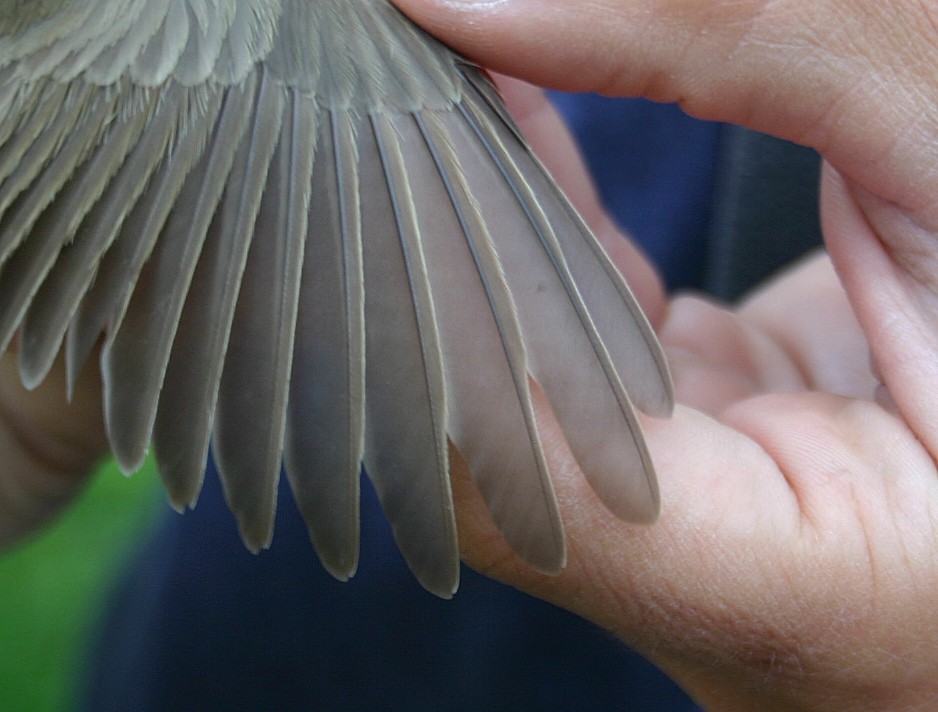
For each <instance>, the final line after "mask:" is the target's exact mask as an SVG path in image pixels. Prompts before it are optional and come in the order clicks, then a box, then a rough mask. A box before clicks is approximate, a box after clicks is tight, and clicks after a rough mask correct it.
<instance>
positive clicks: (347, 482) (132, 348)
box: [0, 0, 673, 596]
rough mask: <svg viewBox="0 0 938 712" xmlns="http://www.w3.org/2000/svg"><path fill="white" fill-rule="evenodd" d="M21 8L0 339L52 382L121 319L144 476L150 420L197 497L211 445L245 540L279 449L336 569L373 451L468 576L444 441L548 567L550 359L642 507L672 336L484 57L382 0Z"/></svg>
mask: <svg viewBox="0 0 938 712" xmlns="http://www.w3.org/2000/svg"><path fill="white" fill-rule="evenodd" d="M13 5H15V7H16V8H17V9H18V10H21V11H22V12H16V13H12V14H11V13H8V12H5V11H3V10H0V296H2V298H0V339H2V341H3V344H5V343H6V342H7V341H9V339H10V338H11V337H12V335H13V334H14V332H15V330H16V329H19V328H21V329H22V345H21V351H20V359H21V371H22V375H23V380H24V382H25V383H26V384H27V385H29V386H33V385H35V384H37V383H38V382H39V381H41V380H42V378H43V377H44V376H45V374H46V372H47V371H48V370H49V368H50V366H51V364H52V361H53V359H54V357H55V355H56V354H57V352H58V351H59V350H60V348H61V344H62V343H63V335H64V344H65V347H64V351H65V354H66V364H67V370H68V378H69V384H73V383H74V382H75V379H76V378H77V375H78V372H79V371H80V370H81V368H82V367H84V366H85V363H86V361H87V360H88V357H89V356H90V355H91V353H92V352H93V349H94V346H95V344H96V343H98V342H99V341H100V340H101V339H102V338H103V343H104V346H103V351H102V356H101V364H100V367H101V369H102V374H103V376H104V384H105V385H104V388H105V404H106V406H105V409H106V412H105V417H106V423H107V428H108V435H109V438H110V441H111V445H112V448H113V450H114V452H115V454H116V455H117V459H118V462H119V463H120V464H121V466H122V467H123V468H124V469H126V470H128V471H129V470H133V469H135V468H136V467H138V466H139V464H140V463H141V461H142V459H143V458H144V456H145V453H146V452H147V449H148V447H149V444H150V442H151V440H152V441H153V442H154V444H155V451H156V455H157V460H158V464H159V467H160V472H161V475H162V476H163V478H164V481H165V483H166V487H167V490H168V491H169V493H170V499H171V501H172V502H173V504H174V506H176V507H177V508H180V509H181V508H183V507H185V506H191V505H193V504H194V502H195V500H196V498H197V496H198V491H199V488H200V486H201V478H202V472H203V465H204V460H205V457H206V454H207V451H208V448H209V444H210V442H211V443H212V445H211V446H212V448H213V450H214V453H215V457H216V460H217V462H218V466H219V470H220V472H221V476H222V479H223V484H224V489H225V494H226V497H227V499H228V503H229V505H230V507H231V508H232V510H233V511H234V512H235V514H236V516H237V518H238V522H239V526H240V529H241V533H242V536H243V538H244V539H245V542H246V543H247V545H248V546H249V547H250V548H252V549H255V550H256V549H259V548H262V547H264V546H267V545H268V544H269V543H270V539H271V536H272V533H273V518H274V511H275V504H276V484H277V480H278V477H279V472H280V465H281V460H283V462H284V463H285V466H286V469H287V476H288V478H289V480H290V483H291V487H292V489H293V491H294V493H295V496H296V499H297V502H298V505H299V507H300V510H301V512H302V513H303V515H304V517H305V518H306V519H307V522H308V525H309V530H310V537H311V540H312V542H313V544H314V547H315V548H316V551H317V553H318V554H319V556H320V558H321V560H322V562H323V564H324V565H325V566H326V568H327V569H328V570H329V571H331V572H332V573H333V574H334V575H335V576H337V577H338V578H342V579H345V578H348V577H349V576H351V575H352V574H354V572H355V570H356V567H357V564H358V543H359V542H358V516H359V515H358V495H359V488H358V478H359V470H360V466H361V463H362V461H364V463H365V465H366V470H367V472H368V474H369V475H370V476H371V478H372V479H373V480H374V482H375V486H376V489H377V490H378V493H379V495H380V498H381V501H382V504H383V506H384V508H385V511H386V513H387V515H388V517H389V519H390V520H391V523H392V526H393V529H394V532H395V537H396V538H397V541H398V544H399V546H400V548H401V550H402V552H403V553H404V556H405V559H406V560H407V561H408V563H409V564H410V566H411V568H412V569H413V571H414V573H415V574H416V576H417V577H418V579H419V580H420V581H421V583H423V585H424V586H426V587H427V588H428V589H430V590H431V591H433V592H435V593H437V594H438V595H442V596H448V595H451V594H452V592H453V591H454V590H455V588H456V585H457V582H458V546H457V542H456V529H455V521H454V513H453V503H452V495H451V493H450V486H449V479H448V464H449V463H448V454H447V437H449V438H450V439H451V440H452V442H453V443H454V444H455V445H456V447H457V448H458V449H459V450H460V451H461V453H462V455H463V456H464V457H465V458H466V460H467V461H468V463H469V465H470V469H471V470H472V473H473V475H474V477H475V480H476V482H477V484H478V486H479V489H480V491H481V492H482V495H483V497H484V498H485V501H486V503H487V504H488V507H489V509H490V510H491V512H492V515H493V518H494V519H495V522H496V523H497V524H498V526H499V527H500V529H501V531H502V533H503V534H504V536H505V538H506V540H507V541H508V542H509V543H510V544H511V545H512V546H513V547H514V548H515V549H516V550H517V551H518V553H519V554H520V555H521V556H522V557H523V558H525V559H526V560H527V561H528V562H529V563H530V564H532V565H533V566H535V567H537V568H539V569H541V570H543V571H549V572H554V571H557V570H559V569H560V568H561V567H562V566H563V564H564V561H565V550H564V542H563V527H562V524H561V521H560V516H559V513H558V509H557V503H556V501H555V499H554V494H553V490H552V486H551V482H550V477H549V472H548V468H547V464H546V461H545V458H544V453H543V451H542V448H541V444H540V438H539V435H538V431H537V424H536V420H535V416H534V408H533V405H532V398H531V389H530V383H529V378H530V377H531V376H533V377H534V378H535V379H536V380H537V381H538V382H539V383H540V385H541V386H542V387H543V389H544V391H545V393H546V395H547V396H548V398H549V399H550V401H551V403H552V406H553V408H554V410H555V412H556V414H557V417H558V419H559V421H560V423H561V425H562V427H563V428H564V430H565V432H566V434H567V436H568V438H569V441H570V445H571V448H572V451H573V453H574V455H575V456H576V457H577V459H578V460H579V462H580V464H581V465H582V466H583V468H584V470H585V473H586V476H587V477H588V478H589V481H590V482H591V483H592V485H593V487H594V488H595V489H596V491H597V493H598V494H599V496H600V497H601V498H602V499H603V501H604V502H606V503H607V505H608V506H609V507H610V508H611V509H612V510H613V511H614V512H615V513H617V514H618V515H619V516H622V517H624V518H627V519H631V520H634V521H650V520H652V519H653V518H654V516H655V515H656V514H657V508H658V496H657V488H656V484H655V478H654V472H653V468H652V463H651V459H650V457H649V455H648V452H647V448H646V447H645V445H644V441H643V439H642V436H641V432H640V429H639V425H638V419H637V416H636V415H635V412H634V410H633V408H632V405H631V404H632V402H634V403H635V404H636V405H637V406H638V407H639V408H640V409H642V410H645V411H647V412H650V413H653V414H658V415H662V414H667V413H668V412H670V409H671V407H672V402H673V393H672V390H671V385H670V380H669V376H668V372H667V365H666V363H665V361H664V358H663V356H662V353H661V350H660V347H659V346H658V344H657V342H656V341H655V338H654V334H653V333H652V331H651V328H650V327H649V325H648V323H647V321H646V320H645V318H644V316H643V315H642V314H641V311H640V309H639V307H638V305H637V303H636V302H635V299H634V297H633V296H632V295H631V293H630V292H629V290H628V288H627V287H626V286H625V284H624V283H623V282H622V280H621V278H620V277H619V275H618V273H617V272H616V271H615V269H614V268H613V267H612V265H611V263H610V262H609V260H608V259H607V258H606V257H605V255H604V254H603V253H602V251H601V249H600V248H599V246H598V244H597V243H596V241H595V239H594V238H593V237H592V235H591V234H590V233H589V231H588V229H587V228H586V227H585V226H584V225H583V223H582V221H581V220H580V218H579V217H578V216H577V215H576V213H575V212H574V211H573V209H572V208H571V207H570V205H569V204H568V203H567V201H566V199H565V198H564V197H563V195H562V194H561V192H560V191H559V189H558V188H557V187H556V186H555V185H554V184H553V182H552V181H551V179H550V178H549V176H547V174H546V172H545V171H544V170H543V168H542V167H541V165H540V163H539V162H538V161H537V159H535V158H534V157H533V156H532V155H531V154H530V152H529V150H528V149H527V147H526V146H525V145H524V143H523V140H522V139H521V137H520V135H519V134H518V131H517V128H516V127H515V126H514V124H513V123H512V122H511V119H510V117H508V115H507V113H506V112H505V110H504V107H503V106H502V105H501V103H500V100H499V99H498V96H497V93H496V92H495V90H494V88H493V87H492V85H491V84H490V83H489V82H488V81H487V79H486V78H485V77H484V76H483V75H482V74H480V73H479V71H478V70H477V69H475V68H474V67H472V66H471V65H469V64H467V63H466V62H464V61H463V60H461V59H459V58H458V57H457V56H455V55H454V54H453V53H451V52H450V51H449V50H447V49H446V48H445V47H443V46H442V45H440V44H439V43H438V42H436V41H435V40H434V39H432V38H431V37H429V36H428V35H426V34H425V33H423V32H422V31H420V30H419V29H418V28H416V27H415V26H414V25H413V24H412V23H410V22H409V21H408V20H406V19H405V18H404V17H403V16H402V15H401V14H400V13H399V12H398V11H397V10H396V9H395V8H394V7H393V6H392V5H391V4H390V3H389V2H387V0H318V1H317V2H308V1H307V0H124V2H121V3H114V2H113V1H112V0H71V2H67V3H66V2H61V0H31V1H26V2H23V1H22V0H20V1H18V2H15V3H13ZM5 7H7V8H8V7H9V4H7V5H6V6H5ZM27 16H28V18H29V20H28V21H27V20H24V19H23V18H24V17H27ZM70 387H71V385H70Z"/></svg>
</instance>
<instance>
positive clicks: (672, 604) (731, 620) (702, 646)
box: [399, 0, 938, 710]
mask: <svg viewBox="0 0 938 712" xmlns="http://www.w3.org/2000/svg"><path fill="white" fill-rule="evenodd" d="M399 4H400V5H401V7H402V8H403V9H404V10H405V11H407V12H409V13H410V14H411V15H412V17H414V18H415V19H417V20H418V21H420V22H421V23H422V24H423V25H424V26H425V27H427V28H428V29H430V30H431V31H433V32H434V33H435V34H437V35H439V36H441V38H442V39H444V40H445V41H447V42H449V43H450V44H451V45H453V46H455V47H456V48H457V49H459V50H461V51H463V52H466V53H467V54H469V56H471V57H474V58H475V59H477V60H479V61H480V62H481V63H483V64H486V65H487V66H493V67H495V68H497V69H500V70H504V71H509V72H513V73H516V74H521V75H522V76H524V77H525V78H528V79H531V80H535V81H538V82H541V83H545V84H549V85H551V86H555V87H559V88H565V89H594V90H601V91H603V92H604V93H611V94H630V95H632V94H643V95H645V96H650V97H651V98H657V99H672V100H677V99H679V100H681V102H682V104H683V105H684V106H685V108H686V109H688V110H689V111H691V112H692V113H696V114H697V115H700V116H704V117H706V118H712V119H722V120H727V121H735V122H737V123H741V124H744V125H747V126H749V127H751V128H756V129H761V130H764V131H769V132H772V133H775V134H777V135H780V136H782V137H784V138H789V139H794V140H798V141H801V142H803V143H807V144H809V145H812V146H814V147H815V148H817V149H819V150H820V151H821V152H822V153H823V154H824V156H825V158H826V159H827V160H828V162H829V165H828V166H827V167H826V169H825V178H824V186H823V198H824V202H823V208H822V209H823V221H824V228H825V233H826V238H827V241H828V246H829V249H830V252H831V255H832V257H833V260H834V263H835V264H836V267H837V270H838V272H839V273H840V277H841V280H842V283H843V287H841V284H840V283H839V282H838V280H837V279H836V277H835V274H834V271H833V269H832V268H831V265H830V263H829V262H828V261H827V259H826V258H824V257H817V258H815V259H814V260H813V261H811V262H809V263H807V264H805V265H803V266H802V267H800V268H799V269H797V270H795V271H793V272H792V273H790V274H789V275H788V276H786V277H784V278H782V279H780V280H779V281H778V282H776V283H774V284H772V285H770V286H768V287H766V288H765V289H764V290H762V291H760V292H759V293H758V294H756V295H754V296H753V297H752V298H751V299H750V300H748V301H747V302H746V303H745V304H743V305H742V306H741V307H740V308H739V309H738V310H735V311H733V312H730V311H727V310H723V309H721V308H719V307H717V306H714V305H711V304H708V303H706V302H705V301H702V300H699V299H694V298H687V297H684V298H681V299H678V300H676V301H675V302H673V303H672V304H671V305H670V306H667V305H666V304H665V301H664V297H663V295H662V294H661V292H660V289H658V288H657V287H656V285H655V283H654V280H653V279H650V278H649V279H646V278H645V276H643V274H644V273H645V269H646V268H645V267H644V266H643V265H642V266H639V267H636V266H635V259H634V256H627V258H626V259H625V260H623V259H617V262H618V264H619V266H620V268H622V269H623V270H624V271H625V273H626V277H627V278H628V279H629V281H630V282H631V283H632V284H633V286H636V288H637V290H636V291H637V292H638V293H639V294H640V296H641V299H642V301H643V305H644V306H645V308H646V309H647V310H648V313H649V314H650V315H651V318H652V320H653V321H654V322H655V323H656V324H657V326H658V329H659V333H660V335H661V338H662V341H663V342H664V344H665V347H666V349H667V350H668V351H669V355H670V358H671V364H672V368H673V372H674V376H675V382H676V383H675V385H676V390H677V395H678V400H679V402H681V403H683V404H684V405H685V407H680V408H679V409H678V411H677V413H676V414H675V417H674V419H673V420H671V421H668V422H660V421H650V422H648V423H647V424H646V425H647V428H646V432H647V434H648V437H649V440H650V444H651V447H652V452H653V454H654V456H655V459H656V463H657V467H658V472H659V476H660V478H661V488H662V517H661V520H660V522H659V523H658V524H657V525H655V526H654V527H652V528H650V529H647V530H646V529H638V528H635V527H631V526H628V525H625V524H622V523H621V522H618V521H617V520H616V519H615V518H613V517H612V516H610V515H609V514H608V512H606V511H605V510H604V509H603V507H602V506H601V505H600V504H599V503H598V501H597V500H596V498H595V497H594V496H593V495H592V494H591V493H590V491H589V488H588V487H587V486H586V485H585V483H584V481H583V479H582V476H581V475H580V473H579V472H578V470H577V468H576V466H575V463H574V461H573V458H572V457H571V456H570V454H569V452H568V450H567V449H566V447H565V445H564V443H563V439H562V436H561V435H560V432H559V430H558V429H557V428H556V426H555V424H554V423H553V422H552V421H551V419H550V415H549V413H548V412H547V411H546V409H544V410H542V411H541V416H540V417H541V425H542V427H543V428H544V430H545V432H546V435H545V443H546V444H547V447H548V448H549V450H550V453H549V457H550V459H551V460H552V464H553V469H554V473H555V483H556V487H557V492H558V498H559V499H560V505H561V512H562V515H563V516H564V520H565V524H566V530H567V535H568V541H569V559H568V561H569V563H568V568H567V570H566V571H565V572H564V573H563V574H561V576H559V577H558V578H549V577H544V576H540V575H537V574H535V573H534V572H532V571H530V570H529V569H527V568H526V567H524V566H523V565H522V564H521V563H520V562H519V561H518V560H517V559H516V558H515V557H514V556H513V555H512V554H511V552H510V551H509V550H508V549H507V548H506V547H505V546H504V545H503V544H501V543H500V540H499V536H498V534H497V533H496V530H495V529H494V528H493V527H492V525H491V523H490V521H489V518H488V515H487V514H486V513H485V510H484V507H483V506H482V505H481V501H480V500H479V497H478V495H477V494H476V492H475V491H474V489H473V486H472V485H471V482H470V480H469V479H468V477H467V476H466V473H465V471H464V470H463V469H460V468H457V470H456V473H455V485H454V486H455V491H456V495H457V511H458V513H459V528H460V539H461V541H462V543H463V547H464V549H463V553H464V555H465V557H466V559H467V560H468V561H469V563H470V564H471V565H473V566H475V567H476V568H478V569H480V570H482V571H483V572H485V573H487V574H489V575H492V576H495V577H498V578H501V579H503V580H505V581H508V582H509V583H512V584H513V585H515V586H518V587H520V588H522V589H524V590H527V591H529V592H531V593H533V594H535V595H538V596H540V597H542V598H546V599H548V600H551V601H553V602H555V603H557V604H559V605H561V606H564V607H566V608H569V609H571V610H573V611H575V612H577V613H578V614H580V615H583V616H585V617H587V618H590V619H592V620H594V621H596V622H597V623H599V624H600V625H602V626H604V627H606V628H608V629H610V630H612V631H614V632H615V633H616V634H617V635H619V636H621V637H622V638H623V639H625V640H626V641H628V642H629V643H630V644H631V645H633V646H634V647H635V648H636V649H638V650H640V651H641V652H643V653H644V654H646V655H647V656H648V657H649V658H651V659H652V660H653V661H655V662H656V663H657V664H658V665H660V666H661V667H662V668H663V669H664V670H665V671H666V672H668V673H669V674H671V675H672V676H673V677H674V678H675V679H676V680H677V681H678V682H679V683H681V684H682V685H683V686H684V687H685V688H686V689H687V690H688V691H690V692H691V694H693V695H694V696H695V697H696V698H697V699H698V700H700V701H701V702H702V703H704V704H706V705H709V706H711V707H712V708H714V709H744V710H749V709H760V710H763V709H784V710H793V709H836V710H850V709H913V708H927V707H929V706H930V705H931V704H933V701H934V699H935V698H936V697H938V688H936V685H935V683H934V672H935V670H936V669H938V653H936V652H935V650H934V645H933V640H934V637H935V633H936V632H938V618H936V616H935V614H934V613H933V610H934V606H933V605H932V602H931V597H932V592H933V591H934V590H935V587H936V584H938V560H936V557H935V554H934V552H935V551H936V549H938V533H936V532H938V528H936V524H938V509H936V506H935V503H936V502H938V492H936V491H935V490H936V482H938V479H936V471H935V469H936V468H935V464H934V456H935V453H936V448H938V425H936V423H938V419H936V417H935V409H934V406H933V405H932V404H933V403H934V402H935V396H936V395H938V394H936V392H935V390H936V383H938V380H936V378H935V368H936V364H938V358H936V356H938V346H936V336H935V335H936V333H938V329H936V326H938V324H936V320H935V319H936V315H938V305H936V303H935V295H936V289H935V286H936V285H935V281H934V274H935V271H934V270H933V269H932V265H933V264H934V261H935V258H936V249H935V247H934V244H935V243H934V239H935V235H934V232H935V227H936V217H938V216H936V211H935V208H934V206H933V204H932V201H931V199H930V197H929V196H930V195H932V194H934V190H935V189H936V188H938V185H936V172H935V171H934V169H933V166H934V165H936V164H938V129H936V127H935V122H934V118H933V117H934V116H935V104H936V103H938V87H936V82H935V79H934V77H935V76H936V74H935V72H934V71H932V70H933V68H934V60H933V56H934V52H933V44H932V43H933V42H934V41H935V40H936V38H938V34H936V32H935V29H934V27H933V26H932V24H931V23H930V22H929V18H928V17H927V16H926V14H925V13H926V10H925V9H923V7H924V6H919V5H914V6H913V4H911V3H902V4H900V5H898V6H897V5H895V4H893V5H890V6H889V7H888V8H885V9H883V8H880V7H878V6H875V5H872V4H870V5H869V6H868V7H860V6H859V4H858V3H853V4H851V5H850V6H849V7H847V6H845V4H843V3H825V4H822V5H817V4H813V5H810V6H808V5H805V6H804V7H802V6H801V5H800V4H799V3H795V2H783V3H772V4H769V5H767V4H765V3H732V4H729V3H727V4H720V3H692V4H691V5H690V6H689V5H688V4H687V3H681V4H674V3H665V2H656V3H650V2H643V3H638V2H634V3H626V2H623V1H622V0H616V1H614V0H607V1H606V2H600V3H590V4H583V3H572V2H547V1H544V2H538V1H537V0H517V1H516V2H495V3H478V4H476V3H468V2H462V3H455V2H429V1H427V0H423V1H421V0H406V1H405V0H400V2H399ZM473 8H475V9H473ZM510 98H511V97H510ZM514 98H515V102H514V103H515V104H516V105H517V104H518V97H517V96H515V97H514ZM538 101H539V100H538V99H536V98H532V97H531V96H530V95H529V94H527V93H523V96H522V97H521V102H520V103H521V104H522V105H523V106H522V108H521V115H522V117H523V118H522V123H523V124H524V128H525V130H526V133H528V135H529V136H530V137H531V139H532V141H534V142H535V144H537V145H538V147H539V148H542V149H545V150H547V149H549V150H550V151H552V152H553V153H552V154H551V155H548V156H546V157H545V158H546V160H547V162H548V163H549V164H553V165H555V166H556V165H565V166H569V163H567V162H566V161H568V160H569V157H570V156H569V155H566V156H563V155H561V156H558V155H557V153H558V152H561V149H560V148H559V147H558V141H557V139H556V135H554V137H553V139H552V140H551V141H547V142H545V141H540V142H539V141H538V140H537V137H538V134H539V133H541V132H543V133H547V134H550V133H551V131H553V129H552V128H549V129H544V128H543V126H544V125H545V122H548V123H550V122H553V121H554V120H555V119H553V118H551V117H550V116H549V115H545V114H543V113H542V112H541V110H540V109H539V108H538V106H537V102H538ZM545 117H546V118H545ZM532 127H533V131H532V130H531V129H532ZM539 127H540V128H539ZM555 173H558V171H556V169H555ZM560 178H561V180H562V182H564V183H565V184H566V187H567V189H568V192H571V193H572V194H573V197H574V201H575V202H577V203H578V204H579V207H580V208H581V210H584V212H585V213H586V214H587V215H588V216H590V215H592V216H593V217H594V226H596V225H597V223H596V222H595V216H596V214H597V212H596V210H595V203H594V201H593V200H592V199H591V198H590V197H589V196H588V193H589V191H588V190H586V189H584V188H583V184H582V182H581V176H579V175H577V170H576V169H572V170H571V169H569V167H568V168H566V169H565V170H564V171H562V172H561V173H560ZM571 187H572V190H571ZM578 193H579V199H578V195H577V194H578ZM584 193H585V194H586V195H587V199H586V203H585V205H584V202H583V199H582V196H583V194H584ZM598 232H599V233H600V236H601V237H603V236H605V237H606V238H607V239H606V240H605V242H606V243H607V244H610V243H612V244H614V242H613V241H612V240H611V239H610V235H609V226H608V223H607V222H603V221H600V222H599V223H598ZM756 239H758V236H756ZM844 288H845V289H844ZM848 298H849V300H848ZM851 302H852V307H853V309H851ZM854 310H855V311H856V313H857V314H858V316H859V320H860V323H858V322H857V320H856V319H855V317H854V316H853V314H854ZM861 325H862V328H861ZM864 332H865V336H864ZM871 347H872V352H873V356H874V359H875V361H876V363H877V366H878V369H877V375H878V376H879V378H881V379H882V381H883V382H884V383H885V385H886V387H887V388H885V389H884V388H882V387H880V388H878V389H877V383H876V380H875V379H874V378H873V376H872V375H871V373H870V369H869V366H868V359H869V352H870V348H871ZM874 394H876V395H878V397H874ZM688 406H689V407H688Z"/></svg>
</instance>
